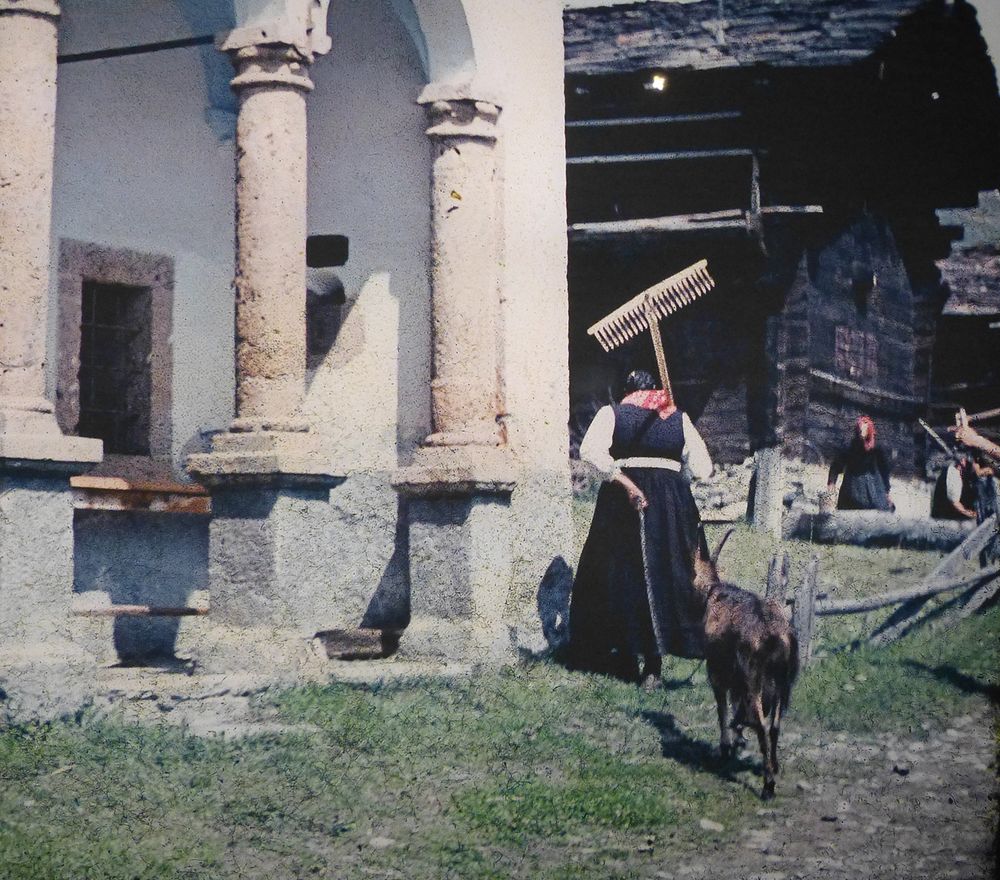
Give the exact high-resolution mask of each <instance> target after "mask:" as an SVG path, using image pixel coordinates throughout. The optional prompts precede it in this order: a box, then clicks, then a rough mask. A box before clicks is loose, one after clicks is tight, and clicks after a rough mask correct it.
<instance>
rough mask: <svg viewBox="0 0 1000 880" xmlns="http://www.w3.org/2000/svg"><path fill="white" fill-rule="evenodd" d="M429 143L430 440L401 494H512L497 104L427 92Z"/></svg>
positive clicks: (403, 478)
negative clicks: (502, 355) (503, 358)
mask: <svg viewBox="0 0 1000 880" xmlns="http://www.w3.org/2000/svg"><path fill="white" fill-rule="evenodd" d="M419 101H420V103H421V104H422V105H423V106H424V107H425V108H426V110H427V114H428V118H429V122H430V127H429V128H428V129H427V135H428V137H429V138H430V140H431V151H432V155H431V163H432V164H431V261H430V275H431V345H432V370H433V375H432V378H431V424H432V430H431V434H430V435H429V436H428V437H427V439H426V440H425V441H424V443H423V445H422V446H421V448H420V449H419V450H418V452H417V455H416V456H415V458H414V461H413V466H412V467H409V468H406V469H404V470H403V471H401V472H400V473H399V474H398V475H397V480H396V483H397V485H398V486H400V487H401V488H403V489H410V490H417V491H422V490H424V489H428V488H430V489H433V490H434V491H435V492H440V491H442V490H443V491H447V492H450V493H454V492H456V491H457V492H465V491H469V490H472V489H475V490H481V491H492V490H495V491H501V492H506V493H508V494H509V492H510V490H511V488H512V487H513V477H512V473H511V468H510V462H509V456H508V455H507V449H506V437H505V436H504V431H503V428H502V426H501V425H500V424H498V416H499V415H500V413H501V409H502V406H501V400H500V377H499V351H498V341H499V330H498V312H499V287H500V281H499V269H500V266H499V264H500V257H501V247H500V243H501V241H502V238H503V233H502V226H501V216H500V192H499V186H498V180H497V174H498V170H497V134H498V132H497V120H498V118H499V115H500V107H499V105H498V104H497V103H496V102H495V101H492V100H486V99H481V98H477V97H475V96H473V95H472V94H471V93H470V92H469V91H468V90H466V89H459V88H456V87H454V86H442V85H434V84H432V85H430V86H428V87H427V88H426V89H425V90H424V92H423V94H422V95H421V96H420V99H419Z"/></svg>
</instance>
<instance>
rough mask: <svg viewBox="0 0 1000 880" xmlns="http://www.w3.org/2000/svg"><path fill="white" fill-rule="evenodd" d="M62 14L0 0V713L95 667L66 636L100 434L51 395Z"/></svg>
mask: <svg viewBox="0 0 1000 880" xmlns="http://www.w3.org/2000/svg"><path fill="white" fill-rule="evenodd" d="M58 17H59V6H58V3H56V2H54V0H0V590H2V593H3V602H2V608H0V694H2V695H3V696H2V697H0V720H3V719H7V720H14V721H24V720H32V719H41V720H44V719H47V718H52V717H56V716H58V715H60V714H63V713H66V712H72V711H75V710H76V709H77V708H79V706H80V705H81V703H82V702H83V701H85V699H86V698H87V695H88V694H89V692H90V689H91V687H92V681H93V669H94V660H93V658H92V657H90V656H89V655H87V654H85V653H84V652H83V651H81V650H80V649H79V648H77V647H76V646H74V645H73V644H72V643H71V642H70V641H69V635H70V610H71V599H72V591H73V502H72V496H71V494H70V487H69V480H68V477H69V475H70V474H72V473H75V472H79V471H81V470H83V469H84V468H86V467H87V466H88V465H89V464H90V463H93V462H97V461H100V460H101V441H100V440H92V439H88V438H82V437H64V436H63V435H62V433H61V432H60V430H59V428H58V426H57V424H56V420H55V416H54V414H53V408H52V404H51V403H50V402H49V401H48V400H47V399H46V397H45V343H46V326H47V316H48V300H49V253H50V242H49V235H50V229H51V215H52V165H53V156H54V151H55V147H54V145H55V110H56V23H57V20H58Z"/></svg>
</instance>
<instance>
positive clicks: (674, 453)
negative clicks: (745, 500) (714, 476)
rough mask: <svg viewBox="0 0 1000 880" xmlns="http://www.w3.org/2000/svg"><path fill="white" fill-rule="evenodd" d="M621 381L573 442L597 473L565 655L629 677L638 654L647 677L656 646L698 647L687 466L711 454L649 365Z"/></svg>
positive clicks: (682, 651) (686, 653)
mask: <svg viewBox="0 0 1000 880" xmlns="http://www.w3.org/2000/svg"><path fill="white" fill-rule="evenodd" d="M625 390H626V396H625V398H624V399H623V400H622V402H621V403H620V404H619V405H617V406H606V407H604V408H603V409H601V410H600V411H599V412H598V413H597V415H596V416H595V417H594V421H593V423H592V424H591V426H590V428H589V429H588V431H587V435H586V436H585V437H584V439H583V442H582V443H581V444H580V457H581V458H582V459H584V460H586V461H589V462H590V463H591V464H593V465H594V466H595V467H597V468H598V469H599V470H600V471H601V472H602V473H604V475H605V482H604V484H603V485H602V486H601V489H600V492H599V494H598V496H597V506H596V508H595V510H594V519H593V522H592V523H591V526H590V533H589V535H588V536H587V541H586V544H585V545H584V548H583V552H582V553H581V555H580V563H579V565H578V566H577V574H576V579H575V581H574V583H573V594H572V598H571V602H570V617H569V627H570V657H571V662H572V664H573V665H574V666H575V667H576V668H580V669H586V670H591V671H595V672H603V673H609V674H613V675H618V676H620V677H623V678H626V679H630V680H636V679H638V677H639V675H638V662H637V655H639V654H641V655H642V656H643V657H644V660H645V668H644V670H643V678H645V679H646V683H647V685H648V686H655V685H656V684H657V683H658V680H659V675H660V668H661V664H662V661H661V656H662V654H664V653H668V654H674V655H677V656H681V657H701V656H703V649H702V636H701V632H702V630H701V620H702V614H703V611H704V608H703V606H702V604H701V602H700V600H699V598H698V595H697V594H696V593H695V591H694V588H693V587H692V583H691V582H692V578H693V574H694V571H693V560H694V553H695V548H696V547H698V546H699V544H700V545H701V546H702V549H703V552H704V553H705V554H706V556H707V553H708V550H707V548H706V547H705V546H704V545H705V537H704V534H703V532H702V529H701V520H700V517H699V515H698V508H697V506H696V505H695V502H694V498H693V497H692V496H691V489H690V485H689V482H688V473H690V474H691V475H693V476H695V477H697V478H699V479H703V478H705V477H707V476H709V475H710V474H711V472H712V462H711V459H710V458H709V456H708V450H707V449H706V448H705V443H704V441H703V440H702V439H701V436H700V435H699V434H698V432H697V430H695V427H694V425H693V424H692V423H691V420H690V419H689V418H688V416H687V415H686V414H685V413H682V412H680V411H679V410H677V409H676V407H674V406H673V405H672V404H669V403H668V399H667V397H666V395H665V394H664V392H662V391H658V390H655V389H654V383H653V378H652V376H650V375H649V373H646V372H644V371H639V370H637V371H635V372H633V373H631V374H630V375H629V377H628V380H627V381H626V389H625ZM651 608H652V609H653V610H652V611H651ZM654 613H655V623H654V618H653V614H654Z"/></svg>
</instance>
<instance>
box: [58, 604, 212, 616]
mask: <svg viewBox="0 0 1000 880" xmlns="http://www.w3.org/2000/svg"><path fill="white" fill-rule="evenodd" d="M73 614H74V615H75V616H77V617H200V616H203V615H206V614H208V609H207V608H191V607H187V606H181V607H179V608H172V607H169V606H164V607H160V606H157V605H106V606H104V607H101V608H80V609H77V610H74V611H73Z"/></svg>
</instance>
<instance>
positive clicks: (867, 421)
mask: <svg viewBox="0 0 1000 880" xmlns="http://www.w3.org/2000/svg"><path fill="white" fill-rule="evenodd" d="M865 428H867V429H868V430H867V431H865V430H864V429H865ZM854 430H855V432H856V433H857V437H858V439H859V440H860V441H861V443H862V445H863V446H864V447H865V452H871V451H872V450H873V449H874V448H875V422H873V421H872V419H871V417H870V416H860V417H859V418H858V420H857V422H856V423H855V425H854ZM865 434H867V436H865Z"/></svg>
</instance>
